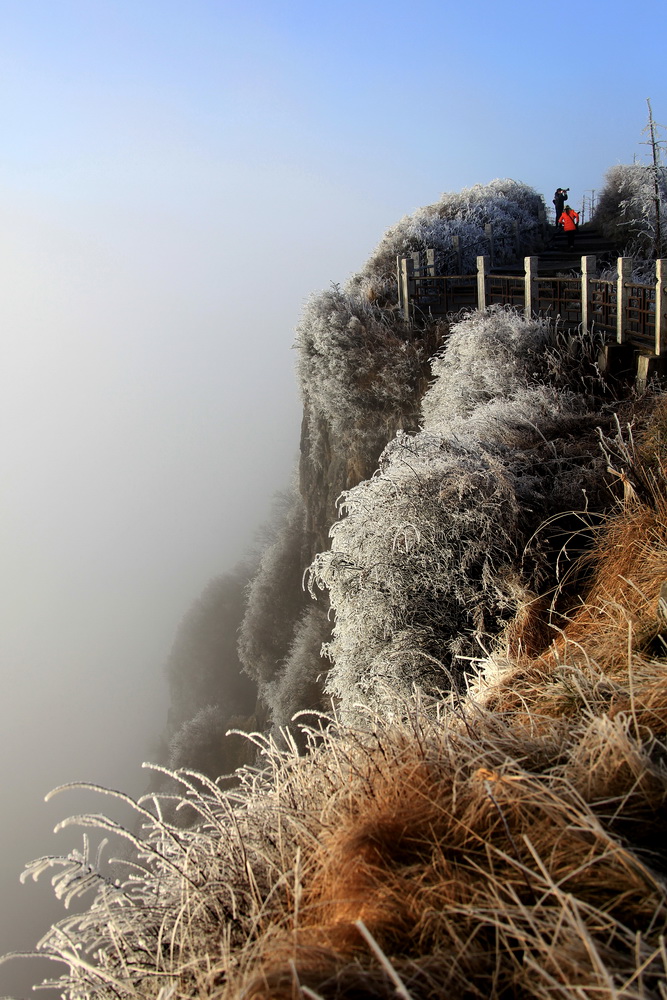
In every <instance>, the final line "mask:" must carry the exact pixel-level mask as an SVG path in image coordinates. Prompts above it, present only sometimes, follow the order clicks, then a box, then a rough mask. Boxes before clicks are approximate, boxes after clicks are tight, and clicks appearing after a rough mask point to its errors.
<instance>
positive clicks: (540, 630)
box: [28, 181, 667, 1000]
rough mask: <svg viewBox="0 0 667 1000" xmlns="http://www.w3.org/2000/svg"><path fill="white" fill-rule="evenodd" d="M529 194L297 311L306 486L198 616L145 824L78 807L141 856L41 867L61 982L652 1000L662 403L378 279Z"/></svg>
mask: <svg viewBox="0 0 667 1000" xmlns="http://www.w3.org/2000/svg"><path fill="white" fill-rule="evenodd" d="M540 208H541V199H540V198H539V196H537V195H536V194H535V192H532V191H531V190H530V189H528V188H526V187H525V186H524V185H518V184H515V183H514V182H507V181H502V182H494V183H493V184H491V185H488V186H487V187H485V188H482V187H475V188H472V189H470V190H468V191H464V192H462V193H461V194H460V195H448V196H445V197H443V199H442V200H441V201H440V202H439V203H438V204H437V205H435V206H431V207H430V208H428V209H423V210H420V211H419V212H418V213H416V214H415V215H414V216H412V217H410V218H408V219H405V220H402V221H401V222H400V223H399V224H398V225H397V226H395V227H393V228H392V229H391V230H389V232H388V233H387V234H386V236H385V237H384V239H383V240H382V242H381V244H380V246H379V247H378V248H377V249H376V251H375V252H374V253H373V255H372V256H371V258H370V260H369V262H368V264H367V265H366V266H365V268H364V269H363V270H362V271H361V272H360V273H359V274H358V275H357V276H355V277H354V278H353V279H351V281H350V282H349V283H348V285H347V286H346V287H345V288H344V289H340V288H333V289H331V290H329V291H327V292H324V293H321V294H320V295H318V296H315V297H313V299H312V300H311V301H310V302H309V303H308V305H307V307H306V309H305V311H304V315H303V317H302V320H301V322H300V324H299V328H298V331H297V343H296V347H297V354H298V362H297V364H298V374H299V380H300V385H301V390H302V395H303V402H304V421H303V432H302V442H301V465H300V482H299V490H298V491H295V492H294V493H293V494H290V495H289V496H286V497H285V498H283V500H282V502H281V504H280V509H279V512H278V516H277V517H276V519H275V522H274V524H273V526H272V528H271V531H270V535H269V537H268V538H267V539H266V544H265V547H264V552H263V554H262V556H261V557H260V558H258V560H257V565H256V566H255V567H254V568H253V572H252V574H250V572H249V571H247V570H245V569H241V570H239V571H237V572H236V573H233V574H230V575H228V576H227V577H224V578H221V579H220V580H217V581H214V582H213V583H212V584H211V585H210V586H209V588H207V591H206V592H205V593H204V595H203V596H202V598H201V600H200V601H199V602H198V603H197V605H196V606H195V608H194V609H193V610H192V611H191V612H190V614H189V615H188V616H187V617H186V619H185V621H184V623H183V626H182V628H181V630H180V632H179V637H178V639H177V642H176V644H175V647H174V652H173V654H172V658H171V661H170V665H169V676H170V681H171V685H172V692H173V696H174V700H173V706H172V713H171V720H170V727H169V732H168V735H169V746H168V750H167V751H166V752H165V755H164V760H168V761H169V767H168V768H167V767H165V768H154V769H153V779H152V781H151V788H152V791H150V792H149V793H148V794H147V795H146V796H144V797H143V798H142V799H140V800H139V802H136V803H134V805H133V808H134V812H135V814H136V823H135V824H134V825H130V826H129V827H122V826H120V825H119V824H118V823H116V822H114V821H113V820H111V819H107V818H105V817H104V816H101V815H98V816H83V817H82V816H79V817H74V818H73V819H72V820H71V821H67V823H66V824H65V825H77V824H78V825H79V826H82V827H83V828H84V830H85V831H88V830H89V829H90V828H93V829H94V830H97V831H98V836H100V837H101V836H103V835H104V836H106V835H108V836H110V837H111V838H112V839H114V840H118V839H119V840H120V842H121V852H120V853H121V856H122V857H123V858H124V860H123V861H120V862H115V863H108V864H107V863H105V862H104V860H101V859H100V858H97V857H96V856H95V855H96V850H95V847H96V845H94V846H93V847H91V846H90V844H89V842H88V840H87V839H84V847H83V850H82V851H73V852H72V853H71V854H70V855H69V856H67V857H64V858H57V857H47V858H42V859H39V860H38V861H36V862H34V863H33V864H32V865H31V866H30V867H29V869H28V875H32V876H34V877H39V876H40V875H41V874H43V873H45V872H48V873H49V874H50V875H51V877H52V881H53V885H54V888H55V890H56V893H57V894H58V895H59V896H60V898H62V899H63V901H64V902H65V904H66V905H68V904H69V903H73V904H76V908H77V909H78V910H80V911H81V912H76V913H73V914H72V915H70V916H67V917H66V918H65V919H64V920H63V921H61V922H60V923H59V924H57V925H56V926H54V927H53V928H52V929H51V930H50V931H48V932H47V934H46V935H45V937H44V938H43V940H42V941H41V942H40V944H39V945H38V949H37V951H38V953H39V954H40V955H42V956H46V957H48V958H50V959H52V960H53V961H54V962H56V963H59V967H60V969H61V970H63V974H62V977H61V978H60V979H58V980H57V981H56V984H55V985H56V988H58V989H59V990H60V992H61V994H62V996H63V997H64V998H65V1000H84V998H85V1000H96V998H99V1000H148V998H154V1000H195V998H200V1000H231V998H236V997H244V998H246V1000H269V998H270V1000H283V998H284V1000H318V998H320V1000H341V998H343V997H356V998H359V1000H372V998H377V1000H389V998H394V997H397V996H398V997H401V998H402V1000H417V998H420V1000H421V998H424V1000H440V998H442V997H448V998H451V1000H470V998H472V997H485V998H486V997H488V998H490V1000H506V998H509V997H516V998H522V1000H524V998H525V1000H532V998H535V1000H559V998H560V1000H593V998H595V1000H665V982H667V954H666V952H665V943H664V942H665V935H666V933H667V891H666V889H665V876H666V874H667V851H666V849H665V843H664V826H665V822H666V821H667V775H666V772H665V767H664V756H665V743H666V741H667V684H666V683H665V669H664V667H665V661H666V659H667V611H666V610H665V609H666V608H667V594H665V593H664V589H665V586H666V585H665V581H666V580H667V527H666V525H667V447H666V445H665V442H666V441H667V405H666V404H665V403H664V402H663V399H662V397H660V396H659V395H657V394H656V393H654V392H653V391H649V392H647V393H644V394H643V395H641V396H640V395H637V394H636V393H634V392H633V391H630V390H628V389H627V387H626V389H625V390H623V387H622V386H621V385H620V384H619V383H616V384H614V385H613V386H611V385H609V384H607V383H606V382H605V381H604V379H603V378H602V377H601V376H600V373H599V371H598V368H597V365H596V359H597V352H598V349H599V346H600V345H599V344H598V343H597V342H596V340H595V339H594V338H591V337H588V336H578V335H573V334H565V333H563V332H562V331H559V330H558V329H557V328H556V327H554V326H553V325H552V324H549V323H546V322H542V321H538V320H527V319H525V318H524V317H523V316H520V315H518V314H517V313H515V312H513V311H511V310H505V309H497V308H495V309H492V310H489V311H487V312H484V313H474V314H472V315H469V316H468V317H466V318H462V317H449V318H448V319H446V320H445V319H441V320H431V319H428V318H423V322H422V323H420V324H418V325H414V326H408V325H407V324H406V323H405V321H404V319H403V317H402V315H401V314H400V313H399V311H398V310H397V308H396V297H395V289H394V286H393V284H392V281H393V268H394V266H395V257H396V254H397V253H402V252H405V251H408V250H411V249H414V248H417V247H419V248H424V247H427V246H434V247H435V248H436V249H438V250H439V252H440V253H441V255H442V259H443V260H444V259H445V255H446V253H447V250H448V248H449V247H450V246H451V237H452V235H460V236H461V242H462V244H465V245H466V246H468V245H469V249H470V252H471V253H472V249H473V248H474V252H475V253H477V252H478V249H479V246H478V241H479V238H480V233H481V232H483V225H484V224H485V223H486V222H488V221H491V222H492V223H493V224H494V239H495V240H496V241H497V243H496V249H498V248H500V252H501V253H503V252H507V253H509V242H508V241H509V240H510V234H511V239H512V241H513V240H514V232H513V228H514V227H513V225H512V223H513V222H514V221H515V220H516V221H517V222H518V223H519V227H520V229H521V230H522V232H524V233H528V235H529V236H530V234H531V233H532V236H531V238H533V237H534V239H535V240H538V239H539V227H538V215H539V209H540ZM503 227H504V228H503ZM503 232H506V233H507V240H506V242H507V247H505V250H503V246H504V243H503V240H504V237H503V235H502V234H503ZM534 248H535V247H534V245H533V247H530V248H526V249H534ZM465 252H468V251H467V250H466V251H465ZM622 391H624V392H625V395H624V396H623V397H621V396H620V395H619V394H620V393H621V392H622ZM628 428H630V429H628ZM378 466H379V467H378ZM339 494H342V497H341V504H340V514H341V515H342V516H341V517H340V519H339V520H337V521H335V500H336V497H337V496H338V495H339ZM334 521H335V523H334V524H333V527H332V528H331V544H329V539H328V530H329V528H330V525H331V524H332V522H334ZM309 564H311V569H310V576H309V580H310V588H311V591H312V594H313V596H314V597H315V598H316V601H315V602H313V601H312V600H311V598H310V596H309V594H308V593H307V592H306V591H304V589H303V585H302V584H303V578H304V570H306V569H307V567H308V565H309ZM332 627H333V632H332ZM237 634H238V639H239V645H238V650H237V649H236V648H235V640H236V638H237ZM323 643H324V644H325V648H326V650H327V652H328V659H323V657H322V655H321V647H322V644H323ZM232 647H234V648H232ZM241 666H242V668H243V671H244V675H245V681H240V674H239V670H240V667H241ZM225 678H229V679H232V680H233V684H232V685H231V688H230V692H231V693H227V694H225V689H226V686H228V682H227V680H225ZM251 682H252V683H251ZM239 683H240V686H238V687H234V684H236V685H238V684H239ZM245 684H247V685H248V686H244V685H245ZM304 710H306V711H305V714H304ZM299 712H301V714H300V715H299V714H297V716H296V718H295V719H294V718H293V716H294V714H295V713H299ZM251 724H254V725H255V726H256V728H257V729H258V730H261V732H257V733H255V734H254V735H253V736H251V737H249V736H247V735H243V734H242V733H239V732H236V733H234V734H233V735H232V736H224V735H223V733H224V730H225V729H226V728H232V729H234V730H246V731H247V729H248V728H249V725H251ZM299 727H300V728H299ZM225 741H227V742H225ZM223 747H224V749H221V748H223ZM221 755H222V756H221ZM220 761H224V762H225V763H224V767H223V768H222V769H224V770H225V771H228V770H230V765H231V766H235V765H236V764H239V765H241V766H240V769H239V770H238V772H237V776H236V780H235V781H234V782H230V780H229V777H224V776H222V777H220V778H219V779H216V780H212V778H213V775H214V774H215V773H216V772H215V769H216V766H218V767H220V766H221V765H220ZM193 767H196V768H197V772H195V771H193V770H192V768H193ZM202 772H203V773H202ZM207 775H208V776H207ZM102 791H104V790H102ZM111 794H112V798H113V797H116V798H120V799H121V800H122V802H123V803H124V804H125V805H127V804H128V799H127V797H126V796H123V795H118V793H111ZM93 836H95V834H94V835H93ZM123 845H124V847H123ZM114 853H118V852H117V850H116V851H114ZM84 900H85V902H84Z"/></svg>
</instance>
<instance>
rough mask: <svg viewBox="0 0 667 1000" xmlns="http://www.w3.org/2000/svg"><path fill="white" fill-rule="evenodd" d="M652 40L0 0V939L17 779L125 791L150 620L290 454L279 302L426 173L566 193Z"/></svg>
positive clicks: (596, 22) (380, 18)
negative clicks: (1, 817) (94, 783)
mask: <svg viewBox="0 0 667 1000" xmlns="http://www.w3.org/2000/svg"><path fill="white" fill-rule="evenodd" d="M664 37H665V6H664V0H643V2H642V3H640V4H637V5H635V7H634V8H632V9H630V8H628V6H627V5H626V4H621V3H620V2H615V0H612V2H610V3H609V2H608V3H606V4H604V5H600V4H593V3H590V2H585V3H583V4H579V5H564V4H562V3H558V4H556V3H552V2H546V3H539V4H534V3H530V4H529V3H525V2H515V3H511V4H508V5H505V6H502V5H500V4H498V3H497V2H493V3H492V2H489V0H478V2H476V3H469V4H462V3H456V4H454V3H448V2H440V3H435V2H431V0H426V2H421V3H417V2H410V0H404V2H402V3H398V2H394V0H384V2H382V3H380V2H378V0H372V2H363V0H356V2H348V0H343V2H339V3H336V4H333V3H326V4H324V5H321V4H316V3H301V2H286V3H269V2H268V0H246V2H244V3H239V2H238V0H234V2H227V0H224V2H213V0H187V2H186V0H179V2H176V0H160V2H157V0H0V75H1V79H0V83H1V86H0V131H1V133H2V136H3V140H4V141H3V154H2V157H1V158H0V213H1V214H2V225H0V267H1V268H2V281H0V315H1V319H2V330H3V336H2V339H1V340H0V380H1V384H0V458H1V460H2V467H3V476H2V487H1V491H0V552H1V555H2V564H3V568H4V574H3V576H4V579H3V590H4V593H3V602H2V608H3V620H2V622H1V626H2V627H1V628H0V658H1V659H0V664H1V666H2V670H3V675H4V677H5V681H4V685H5V690H4V692H3V699H2V706H1V707H0V713H1V714H2V718H1V719H0V722H1V723H2V725H0V739H1V740H2V742H1V743H0V750H1V752H2V755H3V759H4V761H5V762H12V767H11V768H7V767H6V766H5V768H4V769H3V770H4V777H3V782H4V784H3V789H2V791H3V796H4V802H5V813H6V816H9V819H8V820H6V822H5V825H4V827H3V833H2V836H3V845H2V846H3V856H4V858H5V862H4V863H5V869H4V870H3V871H2V872H0V878H2V879H3V880H4V881H3V882H2V885H0V898H3V899H4V900H11V904H7V905H5V907H4V913H2V914H0V917H1V919H0V951H2V950H4V949H5V948H7V947H17V946H20V945H21V944H23V945H24V946H25V945H26V944H27V943H28V942H26V941H25V940H24V938H25V934H26V933H27V930H26V928H27V927H28V924H29V923H30V919H31V918H30V917H29V916H28V915H26V914H24V913H22V910H21V907H22V906H23V904H22V903H21V902H20V900H21V899H23V898H27V897H24V896H20V897H19V901H18V902H17V901H16V900H15V898H14V895H13V892H14V886H15V883H16V872H17V871H18V869H19V868H20V867H21V865H22V863H23V861H24V860H26V858H27V857H30V856H32V855H33V854H36V853H39V852H41V851H44V850H47V849H49V848H50V846H51V845H50V842H49V841H48V840H47V839H46V837H47V835H46V832H45V831H46V830H47V828H48V826H49V825H50V823H51V822H52V821H53V820H54V819H55V818H58V816H59V815H60V814H58V816H54V815H53V814H52V813H48V814H47V813H45V812H43V810H45V809H46V807H44V806H41V805H40V802H41V796H42V795H43V794H44V793H45V792H46V791H47V790H48V789H49V787H50V786H51V785H53V784H56V783H57V782H60V781H66V780H69V779H71V778H77V777H85V778H90V779H93V780H99V781H102V782H104V781H107V782H109V783H115V784H124V785H125V786H126V787H130V788H132V789H133V790H139V789H141V787H142V783H143V780H144V779H143V776H142V775H141V773H140V772H139V771H138V769H137V768H136V767H135V762H137V761H139V760H141V759H142V758H143V757H145V756H147V755H148V754H149V750H148V749H147V746H146V744H147V736H149V735H152V734H153V732H155V731H156V730H157V729H159V728H160V727H161V725H162V723H163V720H164V711H165V705H164V692H163V690H162V686H161V685H162V681H161V673H160V671H161V667H162V664H163V662H164V659H165V657H166V655H167V652H168V649H169V645H170V643H171V641H172V639H173V634H174V631H175V629H176V627H177V624H178V621H179V619H180V617H181V615H182V614H183V613H184V612H185V610H186V609H187V607H188V605H189V604H190V603H191V602H192V600H194V598H195V597H196V596H197V594H198V593H199V592H200V590H201V589H202V588H203V587H204V585H205V584H206V582H207V581H208V580H209V578H210V577H211V576H213V575H214V574H216V573H218V572H221V571H223V570H224V569H225V568H227V567H229V566H231V565H232V564H233V563H234V562H235V561H236V560H237V559H238V558H239V557H240V556H241V555H242V554H243V552H244V549H245V547H246V545H247V544H248V542H249V541H250V539H251V537H252V534H253V531H254V530H255V528H256V527H257V525H258V524H259V522H260V521H261V520H262V519H263V518H264V517H265V516H266V513H267V511H268V507H269V501H270V496H271V494H272V492H273V490H274V489H277V488H280V487H283V486H284V485H285V484H286V483H287V481H288V479H289V476H290V473H291V469H292V467H293V465H294V462H295V459H296V455H297V450H298V426H299V401H298V398H297V393H296V387H295V383H294V379H293V374H292V370H293V355H292V353H291V351H290V347H291V344H292V341H293V329H294V326H295V324H296V322H297V320H298V317H299V313H300V311H301V308H302V305H303V303H304V301H305V299H306V298H307V296H308V295H309V294H310V293H311V292H313V291H316V290H319V289H321V288H324V287H326V286H328V284H329V283H330V282H331V281H336V282H342V281H345V279H346V278H347V277H348V276H349V275H350V273H352V272H353V271H355V270H357V269H358V268H359V267H360V266H361V265H362V263H363V262H364V260H365V258H366V257H367V256H368V254H369V253H370V251H371V250H372V248H373V247H374V245H375V244H376V243H377V242H378V240H379V238H380V236H381V234H382V232H383V231H384V230H385V229H386V228H387V227H389V226H390V225H391V224H393V223H394V222H395V221H397V219H399V218H400V217H401V216H403V215H404V214H406V213H409V212H411V211H413V210H414V209H415V208H417V207H418V206H421V205H425V204H429V203H431V202H433V201H435V200H437V198H438V197H439V196H440V194H441V193H442V192H443V191H456V190H459V189H460V188H461V187H464V186H470V185H472V184H475V183H487V182H488V181H490V180H492V179H493V178H496V177H512V178H514V179H515V180H520V181H523V182H525V183H527V184H530V185H532V186H534V187H535V188H536V189H537V190H538V191H539V192H541V193H543V194H545V195H546V197H547V202H548V203H549V205H550V200H551V197H552V194H553V191H554V189H555V187H557V186H561V185H565V186H569V187H570V188H571V200H572V201H573V203H574V204H575V206H578V205H579V204H580V202H581V197H582V195H583V194H584V193H585V192H589V191H590V190H592V189H597V190H599V188H600V186H601V184H602V179H603V175H604V172H605V170H606V169H607V168H608V167H610V166H612V165H614V164H615V163H618V162H626V163H627V162H632V159H633V156H634V155H637V156H645V155H646V153H647V149H646V147H645V146H642V145H641V141H642V139H643V138H645V137H643V136H642V129H643V127H644V125H645V123H646V103H645V100H646V98H647V97H651V98H652V101H653V109H654V114H655V117H656V119H657V121H658V122H667V93H666V87H665V75H664ZM40 810H42V812H40ZM47 820H48V821H47ZM23 891H24V893H25V892H26V890H23ZM30 929H31V930H32V927H31V928H30ZM35 933H37V931H35ZM22 936H23V937H22ZM8 976H9V973H8V972H6V971H5V970H4V969H0V993H2V992H9V991H10V989H12V988H13V985H12V982H11V981H10V980H8V979H7V977H8Z"/></svg>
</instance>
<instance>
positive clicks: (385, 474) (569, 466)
mask: <svg viewBox="0 0 667 1000" xmlns="http://www.w3.org/2000/svg"><path fill="white" fill-rule="evenodd" d="M560 346H561V349H560V350H556V333H555V331H554V329H553V328H552V327H551V326H549V325H548V324H547V323H545V322H542V321H537V320H533V321H527V320H525V319H524V318H523V317H522V316H519V315H517V314H516V313H513V312H511V311H505V310H490V311H489V312H486V313H476V314H473V315H471V316H469V317H468V318H466V319H465V320H463V321H461V322H459V323H458V324H457V325H456V326H455V327H454V328H453V329H452V332H451V335H450V338H449V340H448V341H447V344H446V346H445V348H444V350H443V352H442V354H441V355H440V356H439V358H438V359H437V360H436V361H435V363H434V374H435V382H434V384H433V385H432V387H431V389H430V390H429V392H428V393H427V395H426V397H425V399H424V406H423V413H424V421H423V427H422V430H421V431H420V432H419V433H417V434H416V435H414V436H410V435H407V434H405V433H403V432H401V433H399V434H398V435H397V437H396V438H395V440H393V441H392V442H391V443H390V444H389V445H388V447H387V449H386V450H385V452H384V454H383V456H382V459H381V462H380V469H379V471H378V473H377V474H376V475H375V476H373V477H372V478H371V479H369V480H367V481H364V482H362V483H360V484H359V485H358V486H356V487H355V488H354V489H352V490H349V491H348V492H346V493H345V494H344V498H343V503H342V507H341V513H342V514H343V515H344V516H343V518H342V520H340V521H339V522H338V523H337V524H335V525H334V527H333V528H332V530H331V535H332V543H331V549H330V550H329V551H327V552H323V553H321V554H320V555H318V557H317V558H316V560H315V561H314V563H313V567H312V570H311V573H312V575H311V587H312V588H313V590H315V588H317V587H320V588H323V589H326V590H327V591H328V594H329V598H330V600H331V605H332V608H333V611H334V613H335V627H334V632H333V640H332V642H331V644H330V645H329V647H328V652H329V655H330V657H331V659H332V661H333V666H332V668H331V671H330V673H329V675H328V681H327V688H328V691H329V692H330V693H331V694H332V695H334V696H335V698H336V699H337V700H338V701H339V703H340V705H341V708H342V711H343V714H344V717H345V716H347V717H353V716H354V714H355V705H356V704H357V703H366V704H372V705H374V706H376V707H377V705H378V704H382V702H383V699H384V697H385V694H386V691H387V689H388V688H395V687H396V686H398V687H399V688H402V689H407V690H409V689H410V688H411V687H412V686H413V685H414V684H417V685H419V686H421V687H424V688H427V689H434V688H443V687H444V688H449V687H451V686H452V684H453V683H456V682H457V678H460V677H461V675H462V674H463V673H464V672H465V670H466V669H467V666H468V665H469V661H470V658H471V657H475V656H478V655H479V654H480V651H481V650H482V649H483V648H484V646H483V644H484V642H485V641H486V637H487V636H488V635H489V634H494V633H496V632H497V631H498V630H499V629H500V628H501V627H502V623H503V622H504V621H505V620H506V619H507V618H508V617H509V616H511V615H513V614H514V612H515V611H516V608H517V604H518V602H519V601H520V600H521V599H525V598H526V596H527V594H528V593H529V592H530V591H532V590H533V589H537V587H538V586H542V587H543V586H544V585H545V583H549V580H550V576H551V582H553V570H552V562H551V561H550V558H549V556H550V553H549V545H548V541H547V536H546V535H542V536H540V542H539V544H538V543H533V544H532V545H531V547H530V549H529V550H528V551H527V552H524V549H525V547H526V545H527V543H528V541H529V540H530V539H531V537H532V536H533V535H534V533H535V531H536V529H537V528H538V527H539V525H540V524H541V522H543V521H544V520H546V519H548V518H552V517H553V516H554V515H556V514H559V513H560V512H565V511H572V510H581V509H583V508H584V507H588V508H589V509H590V508H600V507H601V506H602V505H603V504H604V502H606V501H607V499H608V494H607V491H606V489H605V488H604V485H603V470H604V463H603V459H602V455H601V454H600V453H599V449H598V447H597V435H596V427H597V426H598V425H599V424H605V423H606V421H607V417H606V416H605V414H604V412H602V410H601V406H602V400H601V398H600V393H601V392H602V388H601V386H600V384H599V383H598V382H596V379H595V368H594V365H593V364H592V363H591V361H590V358H588V359H587V357H586V353H587V350H588V351H589V353H591V354H592V344H586V343H585V342H584V341H583V340H581V341H578V342H577V341H572V340H571V341H570V343H569V345H568V346H569V350H563V347H564V346H565V345H560ZM577 348H578V349H577ZM568 369H569V370H568ZM587 370H588V372H589V374H590V378H586V375H585V372H586V371H587ZM575 373H576V374H575ZM559 544H560V543H559Z"/></svg>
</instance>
